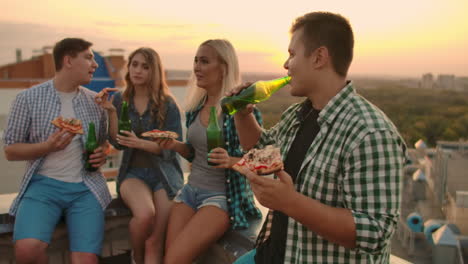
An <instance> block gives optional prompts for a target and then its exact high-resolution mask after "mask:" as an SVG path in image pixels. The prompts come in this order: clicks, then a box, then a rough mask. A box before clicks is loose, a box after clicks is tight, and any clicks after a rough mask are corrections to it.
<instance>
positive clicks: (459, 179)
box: [432, 141, 468, 235]
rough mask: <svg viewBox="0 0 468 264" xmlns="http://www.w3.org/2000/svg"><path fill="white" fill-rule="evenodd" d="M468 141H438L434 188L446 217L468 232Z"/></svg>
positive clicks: (465, 233) (434, 166)
mask: <svg viewBox="0 0 468 264" xmlns="http://www.w3.org/2000/svg"><path fill="white" fill-rule="evenodd" d="M467 171H468V142H448V141H438V142H437V155H436V157H435V160H434V163H433V172H432V176H433V181H434V192H435V197H437V200H438V201H437V202H438V203H439V204H440V205H441V206H442V208H443V211H444V212H445V216H446V219H447V220H448V221H449V222H451V223H454V224H455V225H457V226H458V227H459V228H460V231H461V233H462V234H464V235H467V234H468V177H467Z"/></svg>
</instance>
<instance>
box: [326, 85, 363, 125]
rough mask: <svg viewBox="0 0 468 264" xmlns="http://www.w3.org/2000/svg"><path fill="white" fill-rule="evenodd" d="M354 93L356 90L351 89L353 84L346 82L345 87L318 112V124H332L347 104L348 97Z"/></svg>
mask: <svg viewBox="0 0 468 264" xmlns="http://www.w3.org/2000/svg"><path fill="white" fill-rule="evenodd" d="M355 93H356V90H355V89H354V87H353V83H352V82H351V81H347V83H346V86H345V87H344V88H343V89H341V91H340V92H339V93H338V94H336V95H335V96H334V97H333V98H332V99H331V100H330V101H329V102H328V103H327V105H325V107H324V108H323V109H322V111H320V114H319V118H318V122H319V124H321V123H323V122H327V123H331V122H333V120H334V119H335V117H336V116H337V115H338V113H340V112H341V111H342V110H343V108H344V107H345V106H346V105H347V104H348V103H349V99H350V96H351V95H352V94H355Z"/></svg>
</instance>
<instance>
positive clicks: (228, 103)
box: [221, 76, 291, 115]
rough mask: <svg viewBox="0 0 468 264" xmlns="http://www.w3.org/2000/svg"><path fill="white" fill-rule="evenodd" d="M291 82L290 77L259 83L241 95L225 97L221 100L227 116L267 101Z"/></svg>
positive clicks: (246, 89) (243, 91)
mask: <svg viewBox="0 0 468 264" xmlns="http://www.w3.org/2000/svg"><path fill="white" fill-rule="evenodd" d="M290 81H291V77H290V76H286V77H283V78H279V79H275V80H270V81H258V82H255V83H254V84H252V85H250V86H249V87H247V88H245V89H244V90H242V91H241V92H240V93H239V94H237V95H233V96H225V97H224V98H223V99H221V107H222V108H223V112H224V113H226V114H230V115H233V114H235V113H236V112H237V111H239V110H241V109H243V108H244V107H245V106H246V105H248V104H256V103H259V102H262V101H265V100H267V99H268V98H270V96H271V95H272V94H273V93H274V92H276V91H278V90H279V89H281V88H282V87H284V86H285V85H286V84H288V83H289V82H290Z"/></svg>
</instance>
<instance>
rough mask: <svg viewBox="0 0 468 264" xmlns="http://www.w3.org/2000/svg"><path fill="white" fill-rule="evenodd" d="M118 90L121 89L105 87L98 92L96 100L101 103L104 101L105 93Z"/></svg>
mask: <svg viewBox="0 0 468 264" xmlns="http://www.w3.org/2000/svg"><path fill="white" fill-rule="evenodd" d="M118 90H119V89H118V88H104V89H102V90H101V91H100V92H99V93H97V94H96V96H94V100H95V101H96V102H97V103H100V102H102V99H103V98H104V95H106V94H108V93H109V92H116V91H118Z"/></svg>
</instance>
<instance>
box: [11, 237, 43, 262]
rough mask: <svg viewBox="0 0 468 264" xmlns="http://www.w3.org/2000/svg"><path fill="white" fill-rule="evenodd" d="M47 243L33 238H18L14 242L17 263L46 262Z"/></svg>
mask: <svg viewBox="0 0 468 264" xmlns="http://www.w3.org/2000/svg"><path fill="white" fill-rule="evenodd" d="M48 246H49V244H47V243H46V242H43V241H40V240H38V239H34V238H25V239H20V240H17V241H16V242H15V258H16V263H17V264H47V263H48V261H49V257H48V256H47V251H46V250H47V247H48Z"/></svg>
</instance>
